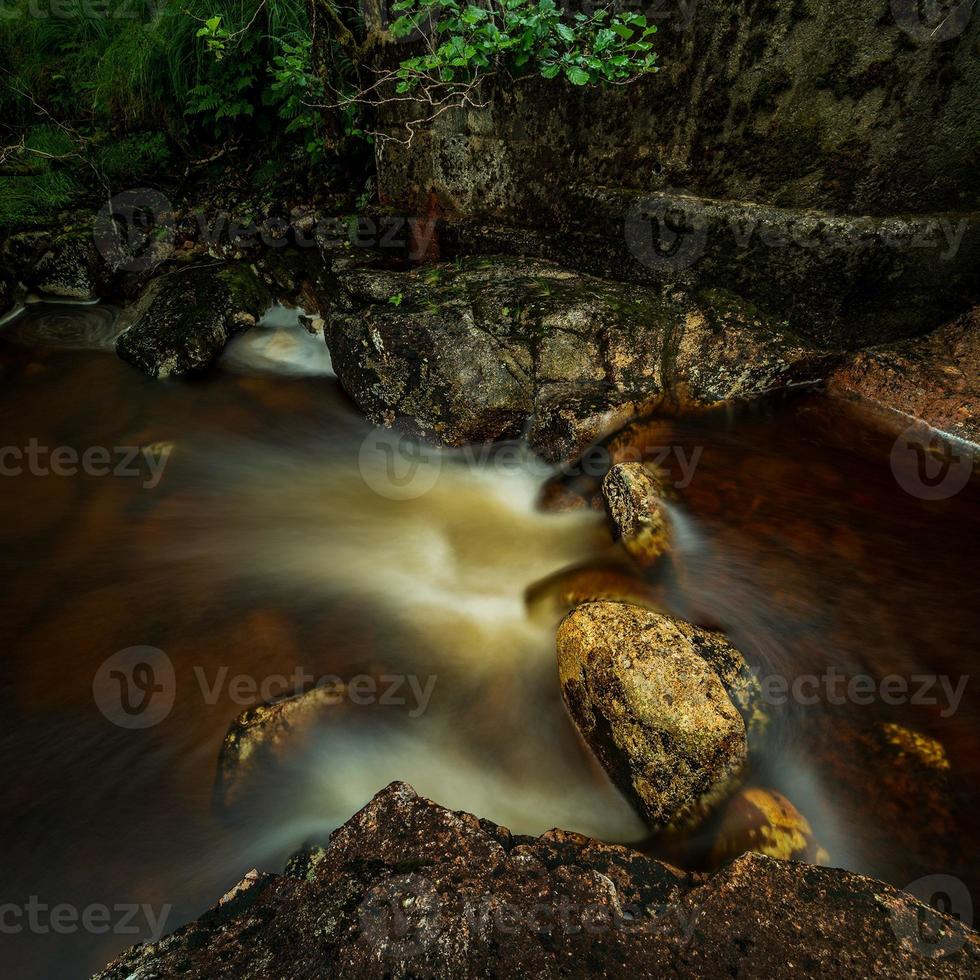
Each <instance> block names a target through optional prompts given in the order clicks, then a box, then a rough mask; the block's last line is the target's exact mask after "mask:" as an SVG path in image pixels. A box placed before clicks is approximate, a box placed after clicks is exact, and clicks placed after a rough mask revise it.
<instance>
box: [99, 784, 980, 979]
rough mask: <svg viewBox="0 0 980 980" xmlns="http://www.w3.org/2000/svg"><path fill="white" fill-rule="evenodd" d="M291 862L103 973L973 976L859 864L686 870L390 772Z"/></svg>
mask: <svg viewBox="0 0 980 980" xmlns="http://www.w3.org/2000/svg"><path fill="white" fill-rule="evenodd" d="M290 870H291V872H292V873H291V874H283V875H272V874H260V873H258V872H251V873H250V874H249V875H247V876H246V877H245V879H244V880H243V881H242V882H240V883H239V885H237V886H236V887H235V888H233V889H232V890H231V891H229V892H228V893H227V894H226V895H225V896H224V898H222V900H221V901H220V902H219V903H218V904H217V905H215V906H214V907H212V908H211V909H210V910H209V911H208V912H206V913H205V914H204V915H203V916H201V918H200V919H198V920H197V921H196V922H192V923H190V924H188V925H185V926H183V927H181V928H180V929H178V930H177V931H176V932H174V933H172V934H170V935H169V936H166V937H164V938H163V939H161V940H159V941H158V942H156V943H152V944H143V945H139V946H134V947H133V948H132V949H130V950H128V951H127V952H125V953H123V954H122V955H121V956H120V957H119V958H118V959H117V960H115V962H113V963H111V964H110V965H109V966H108V967H106V969H105V970H104V971H102V972H101V973H100V974H98V980H128V978H132V977H143V976H145V977H151V976H152V977H175V976H182V977H187V978H188V980H204V978H207V980H217V978H224V977H227V978H232V977H234V978H235V980H267V978H269V977H314V976H316V977H324V976H330V977H336V978H338V980H344V978H350V980H355V978H357V980H362V978H377V980H381V978H383V977H419V978H422V977H425V978H429V977H432V978H436V977H438V978H446V977H452V978H455V977H531V976H533V977H555V978H558V977H595V976H606V977H617V976H630V977H643V978H647V977H648V978H660V977H664V976H678V977H681V976H684V977H690V976H701V977H718V976H767V977H783V976H785V977H800V976H803V977H826V976H837V975H840V976H885V975H887V976H902V977H973V976H975V975H976V974H977V972H978V970H980V937H978V936H977V935H976V934H975V933H974V932H973V931H972V930H971V929H969V928H967V927H966V926H964V925H963V924H962V923H961V922H959V921H958V920H957V919H955V918H953V917H952V916H948V915H945V914H943V913H940V912H936V911H934V910H933V909H930V908H929V907H928V906H925V905H923V904H922V903H920V902H919V901H917V900H916V899H914V898H912V897H911V896H910V895H908V894H905V893H904V892H900V891H898V890H897V889H895V888H892V887H891V886H889V885H885V884H882V883H880V882H876V881H873V880H871V879H869V878H865V877H862V876H861V875H855V874H851V873H849V872H846V871H837V870H831V869H827V868H814V867H811V866H808V865H805V864H797V863H786V862H782V861H777V860H774V859H772V858H766V857H762V856H760V855H755V854H747V855H744V856H743V857H740V858H739V859H737V860H736V861H735V862H733V863H732V864H731V865H730V866H729V867H727V868H725V869H724V870H722V871H721V872H719V873H717V874H715V875H713V876H710V877H703V876H698V875H688V874H685V873H683V872H681V871H678V870H677V869H676V868H672V867H670V866H669V865H666V864H663V863H662V862H659V861H656V860H654V859H652V858H649V857H647V856H645V855H643V854H640V853H638V852H636V851H632V850H630V849H628V848H625V847H618V846H615V845H608V844H602V843H600V842H598V841H595V840H590V839H589V838H586V837H582V836H580V835H578V834H571V833H567V832H564V831H560V830H553V831H550V832H549V833H546V834H544V835H542V836H541V837H537V838H532V837H521V836H516V835H513V834H511V833H510V832H509V831H508V830H507V829H506V828H504V827H499V826H497V825H496V824H494V823H491V822H490V821H489V820H480V819H478V818H476V817H474V816H471V815H470V814H468V813H459V812H453V811H450V810H447V809H444V808H443V807H441V806H438V805H437V804H435V803H432V802H430V801H429V800H426V799H424V798H422V797H420V796H418V795H417V794H416V793H415V792H414V790H412V788H411V787H410V786H407V785H406V784H404V783H392V784H391V785H390V786H388V787H387V788H386V789H384V790H382V791H381V792H380V793H378V794H377V795H376V796H375V797H374V799H372V800H371V802H370V803H368V805H367V806H366V807H364V809H363V810H361V811H360V812H359V813H357V814H355V815H354V816H353V817H352V818H351V819H350V820H348V821H347V823H346V824H344V826H343V827H341V828H340V829H339V830H338V831H336V832H335V833H334V834H333V835H332V836H331V839H330V843H329V845H328V846H327V847H326V848H325V849H323V850H322V851H319V850H307V851H306V852H305V854H304V856H303V858H302V859H301V860H297V861H295V862H292V863H291V866H290Z"/></svg>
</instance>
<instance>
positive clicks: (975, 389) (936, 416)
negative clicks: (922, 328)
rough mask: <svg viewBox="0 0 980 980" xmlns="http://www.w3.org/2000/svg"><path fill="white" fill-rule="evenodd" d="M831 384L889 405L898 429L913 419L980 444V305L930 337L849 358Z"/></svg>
mask: <svg viewBox="0 0 980 980" xmlns="http://www.w3.org/2000/svg"><path fill="white" fill-rule="evenodd" d="M829 387H830V390H831V391H832V392H835V393H837V394H839V395H843V396H845V397H857V398H860V399H863V400H865V401H868V402H871V403H872V404H874V405H877V406H880V407H881V408H883V409H885V410H886V411H887V412H888V413H889V414H890V419H889V423H890V425H889V427H890V428H892V429H894V430H895V431H900V430H902V429H904V428H906V426H907V425H908V423H909V419H910V418H912V419H916V420H919V421H922V422H924V423H926V424H927V425H929V426H932V427H933V428H934V429H938V430H939V431H940V432H943V433H946V434H948V435H951V436H954V437H956V438H958V439H964V440H966V441H968V442H971V443H974V444H975V445H978V446H980V307H977V308H976V309H974V310H972V311H971V312H969V313H967V314H965V315H964V316H962V317H960V318H959V319H957V320H954V321H953V322H952V323H949V324H947V325H946V326H944V327H941V328H940V329H938V330H936V331H934V332H933V333H931V334H928V335H927V336H925V337H920V338H918V339H916V340H910V341H906V342H904V343H901V344H891V345H888V346H883V347H873V348H871V349H870V350H867V351H863V352H861V353H859V354H855V355H853V356H851V357H849V358H848V359H847V360H846V361H845V362H844V363H843V364H842V365H841V366H840V367H839V368H838V369H837V370H836V371H834V372H833V374H832V375H831V376H830V378H829Z"/></svg>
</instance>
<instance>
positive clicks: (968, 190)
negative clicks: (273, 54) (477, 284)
mask: <svg viewBox="0 0 980 980" xmlns="http://www.w3.org/2000/svg"><path fill="white" fill-rule="evenodd" d="M671 10H672V15H671V16H666V15H665V16H663V17H658V18H657V20H658V28H659V33H658V35H657V37H658V41H657V47H658V49H659V50H660V51H661V53H662V57H661V59H660V60H661V65H662V66H661V70H660V71H658V72H657V73H655V74H653V75H648V76H645V77H644V78H642V79H640V80H638V81H637V83H636V84H633V85H628V86H615V87H612V88H608V87H607V88H592V87H590V86H581V87H574V86H571V85H562V84H559V83H557V82H556V81H547V80H544V79H541V78H526V79H522V80H520V81H518V82H516V83H515V82H514V80H513V79H510V78H507V79H501V80H500V81H499V82H498V83H496V84H492V85H490V86H488V87H486V88H485V89H484V90H483V92H482V93H481V102H482V103H484V105H483V106H482V107H481V108H480V109H471V110H469V111H466V112H444V113H442V114H441V115H440V116H439V117H438V118H437V119H436V120H434V122H433V124H432V125H430V126H427V127H425V130H424V131H423V132H420V133H417V134H416V136H415V137H413V139H412V140H411V141H406V140H404V138H403V137H402V138H401V139H400V140H399V141H398V142H391V143H388V144H386V147H385V152H384V153H382V154H379V158H378V170H379V176H378V183H379V188H380V191H381V196H382V197H383V199H384V200H385V201H386V203H387V204H389V205H390V206H391V207H393V208H394V209H396V210H397V211H398V213H402V214H422V213H426V208H427V206H428V207H429V208H431V204H430V202H432V201H435V202H436V204H437V207H438V210H439V213H440V216H441V218H440V228H439V241H440V244H441V245H442V247H443V250H444V251H443V255H445V256H447V257H448V256H451V255H454V254H456V253H455V251H453V250H454V249H456V248H459V249H462V250H464V251H465V250H466V249H467V248H469V250H470V251H472V250H473V249H474V248H476V249H479V250H481V251H483V252H487V253H489V252H504V251H511V250H513V253H514V254H518V255H528V256H538V257H541V258H552V259H555V260H557V261H561V262H562V263H563V264H565V265H566V266H569V267H574V268H577V269H579V270H580V271H583V272H588V273H591V274H593V275H600V276H610V277H612V278H622V279H625V280H627V281H636V282H648V281H656V280H665V279H674V280H678V281H686V282H688V283H689V284H698V285H699V286H708V287H713V286H719V285H724V286H726V287H727V288H729V289H733V290H734V291H736V292H738V293H739V294H740V295H741V296H743V297H745V298H747V299H750V300H752V301H753V302H756V303H758V304H759V305H760V307H761V308H763V309H765V310H766V311H767V312H768V313H770V314H772V315H774V316H778V317H781V318H785V319H786V320H787V321H788V323H789V325H790V327H791V329H793V330H794V332H797V333H800V334H802V335H805V336H814V337H819V338H820V342H821V343H831V345H832V346H836V345H837V344H838V343H840V344H842V345H845V346H847V345H854V346H855V347H856V346H859V345H862V344H866V343H881V342H886V341H889V340H894V339H897V338H898V337H905V336H911V335H914V334H916V333H922V332H924V331H925V330H929V329H932V328H934V327H935V326H938V325H939V324H940V323H942V322H943V320H945V319H948V317H949V316H951V315H955V314H956V313H958V312H960V311H961V310H963V309H965V308H967V306H966V304H968V303H971V302H972V303H975V302H976V301H977V299H978V286H980V281H978V270H980V266H978V246H980V221H978V215H977V212H978V210H980V184H978V181H977V180H976V138H975V134H976V132H977V131H978V130H980V108H978V106H980V70H978V67H977V59H976V50H977V44H978V38H980V19H978V18H977V17H976V15H975V5H974V4H972V3H970V2H968V0H965V2H962V3H957V2H953V0H949V2H944V3H932V4H925V3H919V2H913V0H892V2H890V3H886V2H883V0H856V2H854V3H851V4H848V5H847V8H846V12H845V11H844V10H843V8H840V9H839V8H838V7H837V6H836V5H834V4H826V3H821V2H817V0H798V2H793V3H787V4H778V5H773V4H753V5H749V6H745V7H740V8H739V9H738V13H737V15H733V10H732V5H731V3H730V2H728V0H702V2H700V3H698V5H697V12H696V15H695V14H694V12H693V8H691V9H690V10H689V11H688V12H687V13H686V14H685V13H679V12H678V11H677V10H676V8H674V7H672V8H671ZM414 111H417V109H416V107H413V106H409V105H406V104H404V103H398V102H394V103H391V104H389V105H387V106H385V108H384V110H383V113H382V126H383V127H384V128H385V130H386V131H387V132H389V133H392V134H393V135H394V134H395V130H396V127H398V126H399V125H401V124H403V122H404V120H405V118H406V115H405V114H406V113H407V112H414ZM870 119H873V120H874V123H873V125H869V123H868V120H870ZM529 134H534V139H533V141H532V140H530V139H529ZM399 135H401V134H399ZM532 143H533V145H532ZM810 331H812V332H810ZM828 338H834V339H833V340H828Z"/></svg>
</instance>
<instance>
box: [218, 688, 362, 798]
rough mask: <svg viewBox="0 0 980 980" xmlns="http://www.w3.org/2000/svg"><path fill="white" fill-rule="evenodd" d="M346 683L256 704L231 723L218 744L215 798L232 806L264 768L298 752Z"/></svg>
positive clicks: (336, 702) (340, 699)
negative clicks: (219, 746) (219, 744)
mask: <svg viewBox="0 0 980 980" xmlns="http://www.w3.org/2000/svg"><path fill="white" fill-rule="evenodd" d="M344 690H345V688H344V685H343V684H342V683H329V684H322V685H317V686H316V687H314V688H312V689H311V690H309V691H305V692H303V693H301V694H297V695H294V696H292V697H287V698H283V699H282V700H279V701H273V702H271V703H269V704H259V705H256V706H255V707H254V708H249V709H248V710H247V711H244V712H243V713H242V714H241V715H240V716H239V717H238V718H236V719H235V721H233V722H232V724H231V726H230V727H229V728H228V732H227V734H226V735H225V738H224V741H223V742H222V743H221V752H220V754H219V756H218V770H217V775H216V777H215V784H214V803H215V806H216V807H217V808H218V809H219V810H230V809H231V808H232V807H234V806H236V805H237V804H238V803H239V802H240V801H241V799H242V798H243V797H244V795H245V794H246V793H247V792H249V790H250V788H253V783H254V781H255V780H256V777H258V776H260V774H261V772H262V770H263V769H266V768H267V767H269V766H274V765H276V764H277V763H278V762H281V760H282V758H283V757H285V756H289V755H290V754H292V755H293V756H295V755H297V754H298V753H299V752H300V751H301V750H302V748H303V745H304V743H305V742H306V741H308V739H309V735H310V729H311V728H312V726H313V725H314V724H315V723H316V721H317V719H318V718H320V717H321V715H322V713H323V712H324V711H325V710H329V709H331V708H332V707H334V706H336V705H339V704H341V703H342V702H343V700H344Z"/></svg>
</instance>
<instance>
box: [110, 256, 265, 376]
mask: <svg viewBox="0 0 980 980" xmlns="http://www.w3.org/2000/svg"><path fill="white" fill-rule="evenodd" d="M269 304H270V296H269V293H268V291H267V290H266V288H265V286H263V285H262V283H261V281H260V280H259V278H258V276H257V275H256V274H255V272H254V271H253V270H252V269H251V267H249V266H248V265H245V264H237V265H235V264H228V265H218V266H205V267H197V268H192V269H184V270H179V271H177V272H173V273H170V274H168V275H165V276H161V277H160V278H159V279H156V280H154V281H153V282H152V283H151V284H150V286H149V287H148V289H147V290H146V292H145V293H144V294H143V296H142V297H141V299H140V300H139V301H138V302H137V303H135V304H134V305H133V306H131V307H129V308H127V309H126V310H124V311H123V312H122V314H121V320H122V322H123V323H124V324H126V328H125V332H124V333H123V334H122V335H121V336H120V337H119V339H118V341H116V353H117V354H119V356H120V357H121V358H122V359H123V360H125V361H128V362H129V363H130V364H132V365H134V366H135V367H138V368H139V369H140V370H141V371H143V372H144V373H145V374H148V375H149V376H150V377H151V378H169V377H179V376H181V375H185V374H190V373H193V372H195V371H201V370H203V369H204V368H207V367H208V366H209V365H211V364H212V363H213V362H214V361H215V360H217V358H218V357H219V355H220V354H221V352H222V351H223V350H224V347H225V344H226V343H227V342H228V340H229V339H230V338H231V337H233V336H234V335H235V334H237V333H240V332H241V331H242V330H245V329H247V328H248V327H250V326H254V324H255V322H256V320H257V318H258V317H259V316H260V315H261V314H262V313H263V312H264V311H265V310H266V308H267V307H268V306H269Z"/></svg>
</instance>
